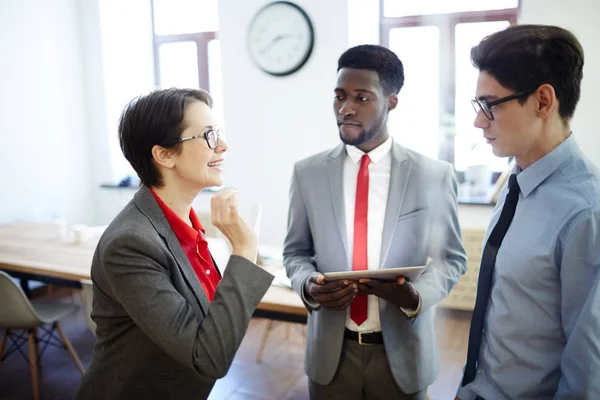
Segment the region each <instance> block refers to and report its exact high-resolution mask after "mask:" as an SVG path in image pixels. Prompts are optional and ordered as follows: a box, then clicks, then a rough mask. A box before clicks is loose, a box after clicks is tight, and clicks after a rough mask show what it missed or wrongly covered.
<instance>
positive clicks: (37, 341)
mask: <svg viewBox="0 0 600 400" xmlns="http://www.w3.org/2000/svg"><path fill="white" fill-rule="evenodd" d="M32 331H33V339H34V346H35V355H36V357H37V360H38V367H40V368H41V366H42V363H41V362H39V361H40V357H41V353H40V338H39V336H38V329H37V327H36V328H33V329H32Z"/></svg>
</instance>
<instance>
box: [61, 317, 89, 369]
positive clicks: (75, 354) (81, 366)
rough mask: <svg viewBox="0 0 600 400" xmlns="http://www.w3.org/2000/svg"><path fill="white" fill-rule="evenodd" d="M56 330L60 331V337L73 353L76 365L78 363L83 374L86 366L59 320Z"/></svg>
mask: <svg viewBox="0 0 600 400" xmlns="http://www.w3.org/2000/svg"><path fill="white" fill-rule="evenodd" d="M56 330H57V331H58V334H59V335H60V338H61V339H62V341H63V343H64V344H65V346H66V347H67V350H69V353H70V354H71V357H72V358H73V361H75V365H77V368H78V369H79V372H81V374H83V373H85V368H83V365H82V364H81V361H79V357H77V353H75V350H74V349H73V346H71V342H69V339H67V337H66V336H65V334H64V332H63V330H62V328H61V327H60V324H59V323H58V322H57V323H56Z"/></svg>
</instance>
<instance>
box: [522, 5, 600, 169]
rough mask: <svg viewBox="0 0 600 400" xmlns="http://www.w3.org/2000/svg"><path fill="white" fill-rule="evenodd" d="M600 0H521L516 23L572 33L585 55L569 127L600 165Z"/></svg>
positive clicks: (586, 151) (588, 153)
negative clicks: (579, 95)
mask: <svg viewBox="0 0 600 400" xmlns="http://www.w3.org/2000/svg"><path fill="white" fill-rule="evenodd" d="M599 18H600V1H598V0H570V1H564V0H521V16H520V18H519V23H531V24H548V25H558V26H560V27H562V28H566V29H568V30H570V31H571V32H573V33H574V34H575V35H576V36H577V38H578V39H579V41H580V42H581V45H582V46H583V51H584V54H585V64H584V67H583V81H582V86H581V99H580V100H579V105H578V106H577V110H576V111H575V117H574V118H573V121H572V124H571V128H572V130H573V133H574V134H575V137H576V138H577V141H578V143H579V145H580V146H581V148H582V149H583V151H584V152H585V153H586V154H587V156H588V157H590V158H591V159H592V161H594V162H595V164H596V165H598V166H600V134H598V127H597V115H598V100H597V98H598V93H600V45H599V44H598V39H600V23H599V20H598V19H599Z"/></svg>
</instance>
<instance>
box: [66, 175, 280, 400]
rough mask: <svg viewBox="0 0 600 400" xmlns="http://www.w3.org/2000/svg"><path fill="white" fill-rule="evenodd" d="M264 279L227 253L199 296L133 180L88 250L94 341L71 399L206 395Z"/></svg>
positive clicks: (156, 211) (175, 245)
mask: <svg viewBox="0 0 600 400" xmlns="http://www.w3.org/2000/svg"><path fill="white" fill-rule="evenodd" d="M272 279H273V277H272V275H270V274H268V273H266V272H264V271H263V270H261V269H260V268H258V267H257V266H256V265H254V264H253V263H251V262H250V261H248V260H246V259H244V258H242V257H238V256H232V257H231V258H230V260H229V263H228V264H227V268H226V269H225V272H224V274H223V279H222V281H221V282H220V283H219V285H218V286H217V290H216V293H215V296H214V299H213V301H212V302H211V303H209V302H208V299H207V297H206V295H205V294H204V291H203V289H202V286H201V284H200V282H199V280H198V278H197V276H196V275H195V273H194V270H193V269H192V267H191V265H190V263H189V261H188V259H187V257H186V255H185V253H184V251H183V249H182V248H181V245H180V244H179V241H178V239H177V237H176V236H175V233H174V232H173V230H172V229H171V227H170V225H169V222H168V221H167V219H166V217H165V216H164V214H163V212H162V210H161V209H160V206H159V205H158V203H157V202H156V200H155V199H154V197H153V196H152V193H150V191H149V190H148V188H146V187H142V188H141V189H140V190H139V191H138V192H137V194H136V195H135V197H134V198H133V200H132V201H131V202H130V203H129V204H128V205H127V206H126V207H125V208H124V209H123V211H121V213H120V214H119V215H118V216H117V217H116V218H115V219H114V221H113V222H112V223H111V224H110V225H109V227H108V228H107V230H106V232H105V233H104V235H103V236H102V238H101V239H100V242H99V243H98V247H97V248H96V252H95V254H94V258H93V261H92V281H93V283H94V301H93V311H92V318H93V319H94V321H95V322H96V324H97V329H96V333H97V342H96V346H95V348H94V354H93V360H92V364H91V366H90V367H89V369H88V370H87V371H86V373H85V376H84V377H83V380H82V383H81V387H80V389H79V392H78V394H77V397H76V398H78V399H103V400H104V399H146V400H148V399H205V398H207V397H208V395H209V393H210V391H211V389H212V387H213V385H214V383H215V380H216V379H218V378H221V377H223V376H224V375H225V374H226V373H227V370H228V369H229V367H230V365H231V363H232V361H233V358H234V356H235V353H236V351H237V349H238V347H239V345H240V342H241V341H242V338H243V336H244V333H245V332H246V329H247V327H248V324H249V322H250V318H251V317H252V314H253V312H254V309H255V308H256V306H257V305H258V303H259V302H260V300H261V299H262V297H263V295H264V294H265V292H266V291H267V289H268V288H269V285H270V284H271V281H272Z"/></svg>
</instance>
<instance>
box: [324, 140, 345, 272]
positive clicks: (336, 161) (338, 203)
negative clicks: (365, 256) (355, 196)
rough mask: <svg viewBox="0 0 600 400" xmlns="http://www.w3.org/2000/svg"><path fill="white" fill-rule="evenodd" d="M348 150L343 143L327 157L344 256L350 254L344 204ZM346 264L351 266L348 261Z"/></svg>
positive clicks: (330, 190) (333, 204)
mask: <svg viewBox="0 0 600 400" xmlns="http://www.w3.org/2000/svg"><path fill="white" fill-rule="evenodd" d="M345 156H346V151H345V148H344V145H343V144H341V145H339V146H337V147H336V148H335V149H333V150H332V151H331V153H330V154H329V158H328V159H327V166H326V168H327V178H328V180H329V194H330V198H331V206H332V207H333V215H334V218H335V222H336V225H337V228H338V232H339V234H340V237H341V239H342V243H344V258H346V254H348V243H347V240H346V213H345V209H344V207H345V205H344V158H345ZM346 265H348V266H350V264H349V263H348V262H346Z"/></svg>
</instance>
